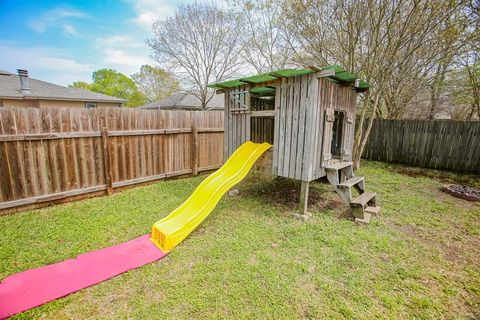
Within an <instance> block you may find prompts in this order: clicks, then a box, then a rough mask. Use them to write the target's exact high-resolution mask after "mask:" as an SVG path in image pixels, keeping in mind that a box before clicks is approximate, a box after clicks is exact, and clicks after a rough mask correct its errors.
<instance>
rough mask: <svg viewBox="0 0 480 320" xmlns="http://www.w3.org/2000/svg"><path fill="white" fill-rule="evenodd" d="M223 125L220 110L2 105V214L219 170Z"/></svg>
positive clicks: (0, 128) (0, 200) (0, 183)
mask: <svg viewBox="0 0 480 320" xmlns="http://www.w3.org/2000/svg"><path fill="white" fill-rule="evenodd" d="M223 131H224V127H223V112H220V111H209V112H206V111H192V112H190V111H153V110H132V109H126V108H105V109H103V108H102V109H89V110H87V109H74V108H45V109H37V108H1V109H0V214H1V213H8V212H11V211H16V210H19V209H26V208H34V207H39V206H42V205H45V204H48V203H51V202H58V201H64V199H65V198H68V199H71V198H72V197H74V198H76V199H78V198H83V197H86V196H91V195H92V194H95V193H97V194H99V193H100V194H101V193H107V194H111V193H112V192H113V191H114V189H115V188H119V187H125V186H128V185H134V184H138V183H144V182H148V181H153V180H157V179H162V178H168V177H173V176H179V175H186V174H194V175H196V174H198V172H200V171H205V170H211V169H216V168H218V167H219V166H220V165H221V164H222V163H223ZM62 199H63V200H62Z"/></svg>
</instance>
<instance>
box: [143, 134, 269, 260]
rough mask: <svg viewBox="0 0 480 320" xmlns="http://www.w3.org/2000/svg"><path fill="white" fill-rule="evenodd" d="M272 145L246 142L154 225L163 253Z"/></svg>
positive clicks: (154, 237) (156, 237)
mask: <svg viewBox="0 0 480 320" xmlns="http://www.w3.org/2000/svg"><path fill="white" fill-rule="evenodd" d="M270 147H271V145H270V144H268V143H253V142H251V141H247V142H245V143H244V144H242V145H241V146H240V147H239V148H238V149H237V150H235V152H234V153H233V154H232V155H231V156H230V158H228V160H227V161H226V162H225V164H224V165H223V166H222V167H221V168H220V169H218V170H217V171H215V172H214V173H212V174H211V175H210V176H208V177H207V178H206V179H205V180H203V181H202V182H201V183H200V185H199V186H198V187H197V188H196V189H195V191H194V192H193V193H192V194H191V195H190V197H189V198H188V199H187V200H186V201H185V202H184V203H183V204H182V205H180V206H179V207H178V208H177V209H175V210H173V211H172V212H171V213H170V214H169V215H168V216H166V217H165V218H163V219H162V220H160V221H157V222H156V223H155V224H154V225H153V227H152V234H151V240H152V241H153V243H155V244H156V245H157V246H158V247H159V248H160V249H161V250H162V251H163V252H169V251H171V250H172V249H173V248H175V246H177V245H178V244H179V243H180V242H182V240H183V239H185V238H186V237H187V236H188V235H189V234H190V233H191V232H192V231H193V230H195V228H196V227H197V226H198V225H199V224H200V223H201V222H202V221H203V220H204V219H205V218H206V217H207V216H208V215H209V214H210V212H212V211H213V209H214V208H215V206H216V205H217V203H218V202H219V201H220V199H221V198H222V196H223V195H224V194H225V193H226V192H227V191H228V190H229V189H230V188H232V187H233V186H235V185H236V184H237V183H239V182H240V181H242V180H243V178H245V176H246V175H247V174H248V172H249V171H250V169H251V168H252V166H253V164H254V163H255V161H257V159H258V158H259V157H260V156H261V155H262V154H263V153H264V152H265V151H267V150H268V149H269V148H270Z"/></svg>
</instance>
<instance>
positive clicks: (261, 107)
mask: <svg viewBox="0 0 480 320" xmlns="http://www.w3.org/2000/svg"><path fill="white" fill-rule="evenodd" d="M250 109H251V110H252V111H268V110H275V91H273V92H269V93H267V94H253V95H252V97H251V106H250ZM274 127H275V118H274V117H273V116H261V117H251V123H250V131H251V132H250V139H251V140H252V141H253V142H256V143H263V142H268V143H270V144H273V140H274V138H273V135H274Z"/></svg>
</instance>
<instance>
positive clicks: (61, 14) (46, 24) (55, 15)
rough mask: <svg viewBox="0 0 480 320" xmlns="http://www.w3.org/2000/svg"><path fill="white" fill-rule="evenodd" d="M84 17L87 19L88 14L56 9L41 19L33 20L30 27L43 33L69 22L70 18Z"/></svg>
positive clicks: (46, 13)
mask: <svg viewBox="0 0 480 320" xmlns="http://www.w3.org/2000/svg"><path fill="white" fill-rule="evenodd" d="M84 17H86V14H85V13H84V12H83V11H80V10H75V9H64V8H56V9H53V10H50V11H47V12H45V13H44V14H43V15H41V16H40V17H39V18H36V19H31V20H30V21H29V22H28V26H29V27H30V28H31V29H32V30H33V31H35V32H38V33H43V32H45V31H46V30H47V29H48V28H50V27H53V26H58V24H59V23H61V22H62V21H66V20H68V18H84Z"/></svg>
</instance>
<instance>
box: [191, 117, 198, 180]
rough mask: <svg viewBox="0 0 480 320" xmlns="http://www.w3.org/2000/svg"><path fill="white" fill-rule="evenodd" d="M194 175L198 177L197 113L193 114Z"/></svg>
mask: <svg viewBox="0 0 480 320" xmlns="http://www.w3.org/2000/svg"><path fill="white" fill-rule="evenodd" d="M192 174H193V175H194V176H197V175H198V130H197V117H196V115H195V112H192Z"/></svg>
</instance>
